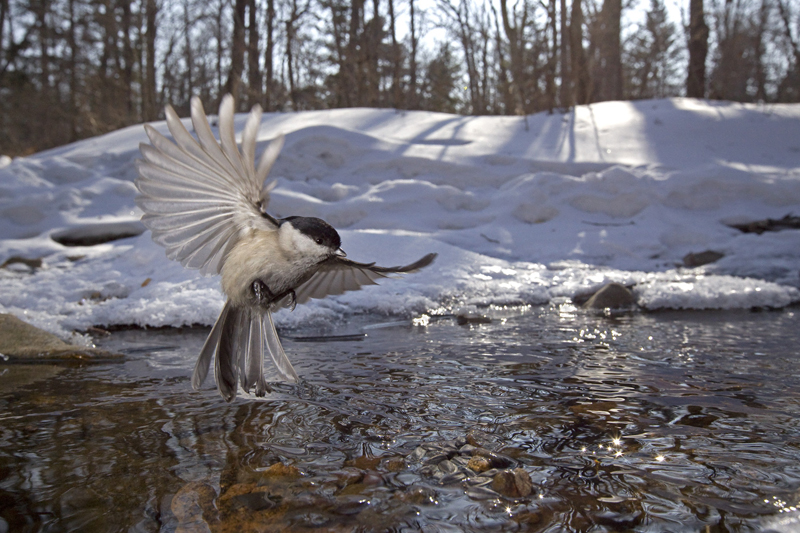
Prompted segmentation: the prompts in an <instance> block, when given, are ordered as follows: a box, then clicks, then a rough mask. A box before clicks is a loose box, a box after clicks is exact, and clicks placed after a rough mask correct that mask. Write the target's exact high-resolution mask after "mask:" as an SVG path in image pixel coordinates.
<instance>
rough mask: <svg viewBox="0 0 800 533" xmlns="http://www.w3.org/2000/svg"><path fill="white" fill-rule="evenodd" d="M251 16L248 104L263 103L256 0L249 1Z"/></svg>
mask: <svg viewBox="0 0 800 533" xmlns="http://www.w3.org/2000/svg"><path fill="white" fill-rule="evenodd" d="M247 9H248V10H249V18H248V23H247V80H248V82H249V85H250V89H249V91H248V94H247V96H248V98H247V102H248V106H249V107H252V106H254V105H255V104H260V103H261V71H260V70H259V66H258V24H257V22H256V0H248V1H247Z"/></svg>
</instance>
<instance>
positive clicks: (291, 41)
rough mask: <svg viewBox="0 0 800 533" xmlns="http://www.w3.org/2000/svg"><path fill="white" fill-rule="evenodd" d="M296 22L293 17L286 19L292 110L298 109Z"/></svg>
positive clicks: (287, 65) (287, 63)
mask: <svg viewBox="0 0 800 533" xmlns="http://www.w3.org/2000/svg"><path fill="white" fill-rule="evenodd" d="M293 47H294V24H293V21H292V20H291V18H290V19H289V20H287V21H286V70H287V73H288V75H289V96H290V98H291V99H292V111H297V91H296V90H295V87H294V54H293V53H292V48H293Z"/></svg>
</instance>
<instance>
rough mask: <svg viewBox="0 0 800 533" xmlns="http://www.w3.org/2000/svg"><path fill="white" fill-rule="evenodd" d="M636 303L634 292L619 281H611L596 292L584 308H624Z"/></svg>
mask: <svg viewBox="0 0 800 533" xmlns="http://www.w3.org/2000/svg"><path fill="white" fill-rule="evenodd" d="M635 304H636V299H635V298H634V296H633V293H632V292H631V291H630V289H628V288H627V287H625V286H624V285H620V284H619V283H609V284H607V285H605V286H604V287H603V288H602V289H600V290H599V291H597V292H596V293H594V295H593V296H592V297H591V298H589V299H588V300H587V301H586V303H585V304H583V308H584V309H622V308H625V307H631V306H633V305H635Z"/></svg>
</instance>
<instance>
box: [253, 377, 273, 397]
mask: <svg viewBox="0 0 800 533" xmlns="http://www.w3.org/2000/svg"><path fill="white" fill-rule="evenodd" d="M268 392H272V387H270V386H269V385H267V382H266V381H264V379H263V376H262V379H260V380H258V382H256V391H255V393H256V396H258V397H259V398H263V397H264V396H266V395H267V393H268Z"/></svg>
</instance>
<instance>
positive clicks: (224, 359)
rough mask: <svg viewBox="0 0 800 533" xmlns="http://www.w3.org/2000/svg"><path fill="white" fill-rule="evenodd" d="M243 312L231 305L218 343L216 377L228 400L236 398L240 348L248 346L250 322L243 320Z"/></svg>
mask: <svg viewBox="0 0 800 533" xmlns="http://www.w3.org/2000/svg"><path fill="white" fill-rule="evenodd" d="M243 314H244V313H243V312H242V309H240V308H237V307H234V306H230V311H229V312H228V316H227V317H226V318H225V322H224V323H223V324H222V335H221V336H220V339H219V344H217V360H216V364H215V365H214V378H216V380H217V390H218V391H219V393H220V395H221V396H222V398H223V399H224V400H225V401H226V402H232V401H233V400H234V398H236V389H237V388H238V386H239V357H240V349H242V348H244V347H245V346H247V334H248V331H247V330H248V329H249V325H250V324H249V321H247V323H246V326H245V323H244V321H243V320H242V318H243V316H242V315H243ZM243 336H244V339H243V338H242V337H243Z"/></svg>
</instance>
